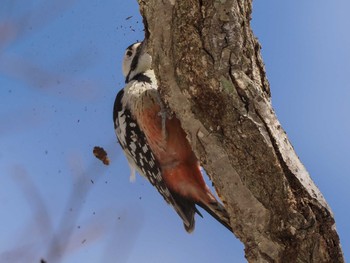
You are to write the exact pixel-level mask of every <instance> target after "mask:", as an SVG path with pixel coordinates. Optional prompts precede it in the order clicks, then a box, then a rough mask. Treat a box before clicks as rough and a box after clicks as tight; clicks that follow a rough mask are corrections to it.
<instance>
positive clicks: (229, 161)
mask: <svg viewBox="0 0 350 263" xmlns="http://www.w3.org/2000/svg"><path fill="white" fill-rule="evenodd" d="M139 4H140V8H141V13H142V15H143V17H144V23H145V27H146V37H147V39H148V49H149V52H150V54H152V56H153V67H154V70H155V72H156V75H157V79H158V81H159V86H160V89H161V95H162V98H163V99H164V101H165V102H166V103H167V105H168V106H169V107H170V108H171V110H173V111H174V112H175V113H176V115H177V117H178V118H179V119H180V120H181V123H182V126H183V128H184V129H185V131H186V133H187V134H188V139H189V140H190V143H191V145H192V147H193V149H194V151H195V153H196V155H197V157H198V158H199V160H200V162H201V165H202V166H203V167H204V168H205V170H206V171H207V173H208V175H209V176H210V178H211V180H212V182H213V183H214V185H215V188H216V190H217V192H218V194H219V196H220V197H221V199H222V200H223V202H224V204H225V205H226V207H227V209H228V211H229V214H230V219H231V225H232V228H233V230H234V233H235V235H236V236H237V237H238V238H239V239H240V240H241V241H242V242H243V243H244V245H245V255H246V258H247V259H248V261H249V262H344V259H343V255H342V251H341V247H340V243H339V237H338V235H337V232H336V229H335V222H334V218H333V215H332V212H331V210H330V208H329V207H328V205H327V203H326V201H325V200H324V198H323V196H322V194H321V193H320V191H319V190H318V189H317V187H316V186H315V184H314V183H313V182H312V180H311V179H310V177H309V174H308V173H307V171H306V170H305V168H304V166H303V165H302V163H301V162H300V160H299V159H298V157H297V155H296V153H295V152H294V149H293V147H292V146H291V144H290V142H289V140H288V138H287V136H286V134H285V132H284V131H283V129H282V127H281V125H280V123H279V121H278V119H277V117H276V115H275V113H274V110H273V108H272V106H271V102H270V88H269V83H268V81H267V79H266V73H265V68H264V64H263V61H262V59H261V56H260V45H259V43H258V41H257V39H256V38H255V37H254V35H253V33H252V30H251V28H250V16H251V8H252V6H251V1H248V0H246V1H242V0H231V1H226V0H221V1H211V0H187V1H176V0H163V1H160V0H147V1H141V0H139Z"/></svg>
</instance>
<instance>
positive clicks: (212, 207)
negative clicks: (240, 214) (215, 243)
mask: <svg viewBox="0 0 350 263" xmlns="http://www.w3.org/2000/svg"><path fill="white" fill-rule="evenodd" d="M197 204H198V205H199V206H200V207H201V208H203V209H204V210H205V211H207V212H208V213H209V214H210V215H211V216H212V217H214V218H215V219H216V220H217V221H219V222H220V223H221V224H222V225H223V226H224V227H226V228H227V229H228V230H230V231H231V232H233V231H232V227H231V225H230V216H229V214H228V213H227V211H226V209H225V207H224V206H223V205H222V204H220V203H219V202H218V201H216V200H214V201H211V202H209V203H207V204H203V203H197Z"/></svg>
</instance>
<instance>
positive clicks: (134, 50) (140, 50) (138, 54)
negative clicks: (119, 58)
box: [123, 41, 152, 83]
mask: <svg viewBox="0 0 350 263" xmlns="http://www.w3.org/2000/svg"><path fill="white" fill-rule="evenodd" d="M151 66H152V57H151V56H150V55H149V54H148V53H147V52H146V42H145V41H143V42H136V43H134V44H132V45H130V46H129V47H128V48H127V49H126V50H125V55H124V59H123V75H124V76H125V78H126V79H125V82H126V83H128V82H129V81H130V80H131V79H132V78H133V77H134V76H136V75H137V74H140V73H143V72H145V71H147V70H149V69H151Z"/></svg>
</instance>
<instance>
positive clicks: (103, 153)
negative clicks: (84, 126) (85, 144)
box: [93, 146, 109, 165]
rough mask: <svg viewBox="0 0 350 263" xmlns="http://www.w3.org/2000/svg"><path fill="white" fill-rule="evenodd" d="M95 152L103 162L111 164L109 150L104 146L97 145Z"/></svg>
mask: <svg viewBox="0 0 350 263" xmlns="http://www.w3.org/2000/svg"><path fill="white" fill-rule="evenodd" d="M93 153H94V155H95V156H96V158H97V159H99V160H101V161H102V162H103V164H105V165H109V159H108V156H107V152H106V151H105V149H103V148H102V147H99V146H95V147H94V150H93Z"/></svg>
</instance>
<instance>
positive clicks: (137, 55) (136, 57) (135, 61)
mask: <svg viewBox="0 0 350 263" xmlns="http://www.w3.org/2000/svg"><path fill="white" fill-rule="evenodd" d="M135 44H137V43H135ZM135 44H132V45H131V46H129V47H128V48H127V50H132V47H133V46H134V45H135ZM129 48H130V49H129ZM141 51H142V42H141V44H140V45H139V46H138V47H137V48H136V52H135V55H134V58H133V59H132V62H131V65H130V71H129V73H128V75H127V76H126V79H125V83H128V82H129V77H130V73H131V72H132V71H134V70H135V69H136V68H137V64H138V62H139V58H140V55H141Z"/></svg>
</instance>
